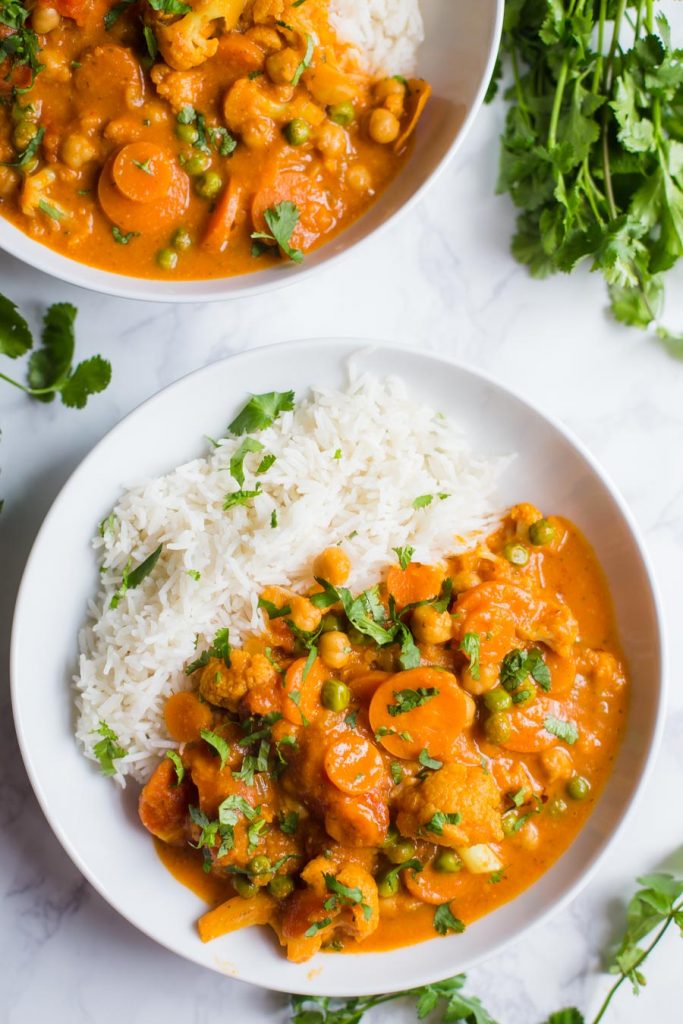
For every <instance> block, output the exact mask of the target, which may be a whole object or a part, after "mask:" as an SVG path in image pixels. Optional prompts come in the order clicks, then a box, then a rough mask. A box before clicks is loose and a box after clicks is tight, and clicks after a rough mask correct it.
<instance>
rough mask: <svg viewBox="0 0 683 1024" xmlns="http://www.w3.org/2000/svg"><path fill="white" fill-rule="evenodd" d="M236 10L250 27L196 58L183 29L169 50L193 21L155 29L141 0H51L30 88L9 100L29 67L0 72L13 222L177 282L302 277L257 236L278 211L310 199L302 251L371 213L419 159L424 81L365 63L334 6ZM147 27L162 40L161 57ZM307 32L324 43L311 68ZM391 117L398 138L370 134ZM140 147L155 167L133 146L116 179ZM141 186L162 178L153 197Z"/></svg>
mask: <svg viewBox="0 0 683 1024" xmlns="http://www.w3.org/2000/svg"><path fill="white" fill-rule="evenodd" d="M193 5H194V7H196V8H197V9H201V6H202V5H201V3H199V0H193ZM224 5H225V6H227V7H232V8H233V9H234V10H236V11H237V10H241V11H242V14H241V16H240V19H239V21H238V23H237V25H236V27H235V28H234V29H233V30H232V31H230V32H223V33H221V30H220V25H221V22H220V21H218V20H215V21H212V22H210V23H209V26H208V27H207V30H206V32H207V34H208V33H209V28H210V30H211V33H212V34H211V38H210V40H209V41H210V42H213V41H216V43H217V49H216V52H215V53H214V54H213V55H211V56H204V57H203V58H202V59H201V61H200V62H199V63H197V64H193V65H192V66H190V67H187V66H184V65H186V64H188V61H189V60H190V58H187V56H186V55H185V54H184V53H183V52H179V50H178V43H177V40H176V39H174V38H171V40H170V41H169V42H167V43H165V42H164V39H165V36H164V33H169V32H170V31H171V30H173V29H174V28H175V27H176V26H177V25H178V24H179V22H178V20H177V19H175V20H172V21H171V22H170V25H168V24H166V22H165V21H163V20H162V21H161V22H159V23H157V20H155V19H157V17H158V16H157V15H156V14H155V13H154V11H153V10H152V8H151V7H150V8H147V6H146V5H145V4H144V3H143V2H142V0H140V2H138V3H133V4H130V5H128V6H127V7H123V5H118V9H120V11H119V14H118V17H117V18H116V20H115V21H108V19H112V18H113V15H112V10H114V11H116V10H117V7H116V5H113V4H112V3H111V0H89V2H85V0H55V7H54V8H52V7H50V8H45V10H49V11H50V12H53V13H54V14H55V16H56V18H57V22H56V23H55V25H54V27H52V28H50V31H49V32H45V33H43V34H39V36H38V40H39V43H40V46H41V51H40V59H41V62H42V63H43V64H44V68H43V70H41V71H40V72H39V73H38V74H37V75H36V76H35V79H34V83H33V86H32V87H31V88H30V89H29V91H28V92H27V93H16V94H13V92H12V87H11V82H12V81H13V80H14V81H15V83H16V84H18V82H22V83H23V82H24V81H25V78H26V76H25V75H24V76H23V77H21V78H19V79H17V75H18V73H19V72H22V71H26V69H25V68H19V69H17V71H15V73H14V79H13V78H12V76H11V74H10V77H9V80H7V79H6V80H5V81H4V82H3V81H2V77H1V75H0V98H1V99H2V100H3V105H2V106H0V161H5V162H6V163H7V164H8V165H9V166H4V167H3V166H0V214H1V215H2V216H4V217H5V218H6V219H8V220H10V221H11V222H12V223H13V224H15V225H16V226H17V227H18V228H19V229H20V230H22V231H24V232H26V233H27V234H29V235H30V236H31V237H32V238H34V239H36V240H37V241H39V242H41V243H42V244H44V245H47V246H48V247H50V248H51V249H54V250H55V251H57V252H60V253H63V254H65V255H67V256H69V257H71V258H73V259H75V260H78V261H80V262H83V263H87V264H89V265H92V266H96V267H100V268H102V269H105V270H110V271H113V272H115V273H120V274H127V275H132V276H135V277H148V278H158V277H164V278H170V279H175V280H189V279H203V278H218V277H225V276H231V275H237V274H245V273H250V272H253V271H255V270H259V269H263V268H264V267H267V266H274V265H276V264H278V263H280V262H282V263H283V272H286V271H287V270H288V269H289V270H291V269H292V264H291V262H290V259H289V258H288V256H287V252H286V251H285V249H283V248H282V247H280V248H278V246H277V245H275V244H272V243H271V242H270V241H266V242H263V241H261V243H259V242H258V240H257V241H256V246H255V245H254V240H253V239H252V234H253V233H255V232H261V233H265V234H269V233H270V230H269V227H268V226H267V225H266V223H265V221H264V211H266V210H273V209H274V208H276V207H278V206H279V204H281V203H283V202H290V203H293V204H294V206H295V207H296V215H297V217H298V223H297V224H296V226H295V227H294V228H293V231H292V232H291V235H290V241H289V244H290V245H291V248H293V249H295V250H298V251H300V252H302V253H306V252H308V251H310V250H313V249H315V248H317V247H318V246H319V245H321V244H323V243H324V242H326V241H329V240H330V239H331V238H333V237H335V236H336V235H337V234H338V233H339V232H340V231H342V230H343V229H344V228H346V227H348V226H349V225H350V224H351V223H352V222H353V221H354V220H356V219H357V218H358V217H360V216H361V215H362V214H363V213H364V212H365V211H366V210H367V209H368V207H369V206H370V205H371V204H372V203H373V202H374V201H375V199H376V198H377V196H378V195H379V194H380V193H381V192H382V191H383V190H384V189H385V188H386V186H387V184H388V183H389V182H390V181H391V179H392V178H393V177H394V176H395V175H396V174H397V173H398V172H399V171H400V169H401V167H402V166H403V164H404V162H405V160H406V159H407V156H408V154H409V151H410V134H411V131H412V128H413V127H414V123H413V122H414V120H416V117H417V116H418V115H419V110H418V107H419V108H420V110H421V107H422V105H423V104H424V102H425V101H426V93H425V92H424V88H423V87H425V83H419V82H414V83H413V86H414V87H413V88H412V89H411V88H410V87H408V85H407V84H405V85H404V84H403V81H402V80H401V81H399V80H398V79H392V78H388V79H387V78H385V79H379V80H377V79H373V78H372V76H370V75H367V74H365V73H364V72H362V71H361V70H360V68H359V67H358V66H357V65H356V63H355V61H354V58H353V56H352V54H350V52H349V51H348V47H346V46H345V45H344V44H341V43H339V42H338V41H337V39H336V37H335V35H334V33H333V32H332V30H331V29H330V27H329V24H328V21H327V5H326V0H307V3H306V4H305V5H303V6H300V7H293V6H292V4H291V3H290V0H257V2H256V3H254V2H253V0H225V4H224ZM121 8H122V9H121ZM60 10H61V11H62V12H63V13H62V15H60V14H59V11H60ZM36 11H43V8H41V7H37V8H36ZM67 14H69V15H71V16H66V15H67ZM29 23H30V22H29ZM37 24H38V25H40V24H41V21H40V16H38V20H37ZM225 24H228V22H227V21H226V22H225ZM107 25H109V27H107ZM1 30H2V26H0V31H1ZM143 30H144V31H147V32H156V33H157V35H158V36H159V39H158V45H159V46H160V48H161V49H160V52H159V53H158V54H157V56H156V58H155V60H152V59H151V58H150V57H149V54H147V53H146V49H145V36H144V35H143ZM177 34H178V35H179V33H177ZM309 38H310V39H313V38H315V39H317V40H318V42H317V45H316V46H315V48H314V51H313V53H312V56H310V61H309V64H308V65H307V66H306V67H305V68H303V73H301V70H302V65H303V64H305V63H306V58H307V55H308V54H307V49H306V47H307V40H308V39H309ZM204 42H206V40H204ZM287 55H290V57H289V61H290V65H291V67H290V66H289V65H288V64H287V59H286V57H287ZM197 59H198V58H196V57H192V58H191V60H197ZM166 61H171V62H173V61H175V63H170V64H169V63H167V62H166ZM278 61H279V63H278ZM6 63H7V62H6ZM288 68H289V69H288ZM292 68H294V76H293V78H294V79H296V80H297V84H296V85H292V80H293V78H292V75H291V69H292ZM1 70H2V69H1V68H0V71H1ZM5 70H7V69H5ZM300 73H301V77H299V78H297V76H298V75H299V74H300ZM29 80H30V79H29ZM389 108H391V109H389ZM392 111H394V112H395V113H394V112H392ZM378 113H379V114H380V115H381V117H380V119H379V120H380V122H381V121H382V118H383V117H384V118H385V119H386V121H387V122H388V124H389V128H390V129H391V130H390V131H389V132H388V134H387V141H386V142H378V141H376V140H375V138H373V132H374V133H375V135H378V134H379V135H380V136H381V132H382V130H384V131H385V132H386V127H387V125H386V123H384V122H383V123H382V124H379V122H378V124H379V127H377V125H374V126H373V123H372V118H373V117H376V116H377V115H378ZM349 118H350V119H351V120H349ZM188 119H189V120H188ZM392 119H393V120H392ZM292 125H295V126H296V127H297V131H298V132H299V135H296V136H295V135H294V134H293V133H292V128H291V126H292ZM302 125H303V127H302ZM38 132H40V133H41V138H39V144H38V145H37V148H36V149H35V153H34V154H33V156H31V149H30V147H31V145H32V142H31V140H32V139H35V137H36V133H38ZM393 132H395V133H396V134H394V135H392V133H393ZM195 133H197V134H198V138H196V139H195V140H194V141H192V139H193V136H194V134H195ZM303 135H305V136H306V138H303ZM291 140H293V141H291ZM140 143H144V144H146V145H147V146H148V147H149V150H148V151H149V152H150V153H156V154H157V157H158V159H157V163H156V164H155V163H154V161H152V163H149V161H146V160H136V159H134V151H133V150H131V160H130V161H129V165H130V166H129V168H128V172H127V173H126V174H124V173H120V174H119V175H118V177H117V175H113V176H112V161H113V160H114V159H115V158H116V156H117V155H120V154H122V153H123V154H125V152H126V150H127V149H128V147H131V146H135V145H137V144H140ZM230 147H232V149H231V151H230V152H227V150H228V149H230ZM27 154H28V155H29V156H31V158H30V159H27ZM17 161H18V162H20V163H21V162H22V161H23V166H20V167H16V166H14V167H13V166H11V165H12V164H13V163H14V164H16V163H17ZM171 171H172V172H173V174H174V176H175V179H174V180H175V182H176V186H177V187H176V189H175V192H173V190H172V189H171V188H170V186H169V180H170V179H169V177H168V175H169V174H170V173H171ZM145 174H147V176H148V178H149V179H151V180H149V181H146V180H145ZM140 185H142V186H155V188H153V189H152V192H151V193H150V194H149V195H147V196H141V195H140V192H139V186H140ZM131 189H132V190H133V191H131ZM178 232H180V235H179V234H178ZM278 241H280V239H279V238H278ZM297 258H298V257H297Z"/></svg>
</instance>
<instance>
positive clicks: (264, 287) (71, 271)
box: [0, 0, 505, 304]
mask: <svg viewBox="0 0 683 1024" xmlns="http://www.w3.org/2000/svg"><path fill="white" fill-rule="evenodd" d="M492 2H493V3H494V4H495V10H494V16H493V22H492V25H491V35H490V39H489V52H488V54H487V58H486V64H485V66H484V73H483V75H482V78H481V81H480V83H479V86H478V88H477V91H476V93H475V95H474V98H473V100H472V103H471V105H470V108H469V110H468V112H467V115H466V117H465V119H464V121H463V123H462V125H461V126H460V128H459V129H458V131H457V134H456V135H455V138H454V139H453V141H452V142H451V144H450V146H449V147H448V150H447V151H446V153H445V154H444V155H443V157H442V158H441V160H440V161H439V163H438V164H437V166H436V167H434V169H433V170H432V171H431V172H430V173H429V174H428V175H427V177H426V178H425V180H424V181H423V182H422V184H421V185H420V186H419V188H417V189H416V190H415V192H414V193H413V194H412V195H411V196H410V198H409V199H408V200H406V202H405V203H403V205H402V206H400V207H399V208H398V209H396V210H394V211H393V212H392V213H390V214H389V216H388V217H387V218H386V219H385V220H383V221H382V223H381V224H378V225H377V227H376V228H374V229H373V230H372V231H370V232H369V233H368V234H366V235H364V236H363V237H362V238H359V239H358V240H357V241H356V242H353V243H352V244H350V245H348V246H344V247H343V248H341V249H340V250H339V251H338V252H334V253H330V255H329V256H326V257H324V258H322V259H321V260H320V261H319V262H316V263H314V264H309V265H307V266H304V267H302V268H301V269H298V272H297V273H292V274H289V273H287V272H286V271H287V269H289V268H281V269H282V271H283V272H282V274H281V279H280V280H278V279H275V280H268V281H263V282H262V283H258V282H259V280H260V278H261V277H262V276H263V275H264V274H265V273H266V272H264V271H255V272H254V273H253V274H242V275H235V276H232V277H224V278H199V279H197V280H191V281H168V282H164V281H162V280H159V279H156V278H139V277H132V276H131V275H129V274H116V273H114V272H113V271H111V270H104V269H102V268H100V267H90V266H89V264H85V263H79V261H78V260H74V259H71V258H70V257H69V256H65V255H64V254H63V253H58V252H56V250H54V249H50V248H48V246H45V245H42V244H41V243H40V242H37V241H36V240H35V239H32V238H30V236H29V235H27V234H26V233H25V232H23V231H21V229H19V228H17V227H16V226H15V225H14V224H12V223H11V222H10V221H7V220H5V218H2V217H0V252H6V253H7V254H8V255H10V256H12V257H13V258H14V259H16V260H18V261H19V262H21V263H24V264H26V265H27V266H30V267H33V268H34V269H35V270H40V271H42V273H44V274H47V275H48V276H50V277H52V278H54V279H55V280H58V281H64V282H65V283H66V284H71V285H74V286H75V287H77V288H83V289H84V290H85V291H88V292H93V293H95V294H97V295H111V296H115V297H117V298H122V299H132V300H137V301H139V302H169V303H173V304H184V303H192V302H228V301H232V300H233V299H243V298H247V297H248V296H252V295H253V296H256V295H262V294H263V293H264V292H271V291H279V290H280V289H283V288H288V287H291V286H292V285H295V284H297V283H298V282H300V281H304V280H309V279H310V280H312V279H313V278H314V277H315V276H317V275H318V274H319V273H320V272H321V271H323V270H326V269H331V268H332V267H335V266H337V265H338V264H339V263H340V262H341V261H342V260H344V259H346V258H347V257H348V256H349V255H350V254H351V253H352V252H356V251H357V250H359V249H360V247H361V246H365V245H366V244H367V243H368V242H369V241H370V239H374V238H377V237H380V236H381V235H383V234H384V233H385V231H386V230H387V229H388V228H389V227H390V226H392V225H394V224H396V223H397V222H398V220H399V218H402V217H403V216H404V215H405V214H407V213H408V212H409V211H410V210H412V209H413V207H414V206H415V205H416V204H417V203H418V202H419V201H420V200H421V199H422V197H423V196H424V194H425V192H426V191H427V189H428V188H431V187H432V185H433V184H434V183H435V182H436V180H437V179H438V178H439V177H440V175H441V174H442V173H443V171H444V169H445V168H446V166H447V165H449V164H450V162H451V160H452V159H453V157H454V156H455V154H456V153H457V152H458V150H459V149H460V147H461V145H462V144H463V143H464V141H465V139H466V138H467V136H468V135H469V133H470V130H471V128H472V125H473V123H474V121H475V119H476V117H477V115H478V114H479V111H480V110H481V108H482V105H483V102H484V97H485V96H486V92H487V90H488V87H489V83H490V81H491V77H492V75H493V70H494V67H495V63H496V59H497V57H498V50H499V47H500V40H501V37H502V32H503V16H504V10H505V0H492ZM361 219H362V217H361ZM5 235H7V236H8V237H5ZM15 240H16V241H15ZM23 240H27V241H28V244H29V246H30V250H29V253H28V254H24V253H20V252H19V250H20V249H21V248H22V241H23ZM324 249H325V247H324V246H323V247H322V248H321V252H323V251H324ZM53 259H56V260H57V266H56V267H51V266H49V264H50V263H51V261H52V260H53ZM81 267H86V268H88V270H90V271H94V272H95V273H96V274H97V275H98V280H97V281H89V282H84V281H83V280H82V272H81V270H80V268H81ZM292 269H294V270H297V268H292ZM242 280H247V281H252V280H253V281H254V284H244V285H242V284H240V285H238V286H237V287H234V288H229V290H224V291H221V290H220V288H219V282H232V281H242ZM130 282H143V283H145V284H146V285H147V287H145V288H144V291H141V292H140V293H138V292H137V291H136V290H135V289H134V288H133V287H132V286H131V284H130Z"/></svg>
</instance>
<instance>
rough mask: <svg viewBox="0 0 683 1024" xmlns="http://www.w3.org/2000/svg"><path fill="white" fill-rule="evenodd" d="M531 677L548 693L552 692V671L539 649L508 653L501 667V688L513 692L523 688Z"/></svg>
mask: <svg viewBox="0 0 683 1024" xmlns="http://www.w3.org/2000/svg"><path fill="white" fill-rule="evenodd" d="M529 675H531V678H532V679H533V680H534V681H535V682H537V683H538V685H539V686H540V687H541V689H542V690H545V691H546V693H547V692H548V691H549V690H550V688H551V679H550V669H549V668H548V666H547V665H546V663H545V661H544V660H543V655H542V654H541V652H540V651H539V650H538V648H537V647H532V648H531V649H530V650H528V651H525V650H523V649H521V648H515V649H514V650H512V651H508V653H507V654H506V655H505V657H504V658H503V660H502V662H501V666H500V682H501V686H504V687H505V689H506V690H508V691H510V692H512V691H513V690H516V689H517V687H518V686H521V684H522V683H523V682H524V680H525V679H526V678H527V677H528V676H529Z"/></svg>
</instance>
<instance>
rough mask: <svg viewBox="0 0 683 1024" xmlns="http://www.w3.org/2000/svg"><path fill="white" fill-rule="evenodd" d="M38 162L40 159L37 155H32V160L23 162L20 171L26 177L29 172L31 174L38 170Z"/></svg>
mask: <svg viewBox="0 0 683 1024" xmlns="http://www.w3.org/2000/svg"><path fill="white" fill-rule="evenodd" d="M39 163H40V161H39V159H38V157H37V156H34V157H33V159H32V160H29V161H28V163H26V164H24V166H23V167H22V168H21V173H22V174H23V175H24V177H25V178H28V176H29V174H33V172H34V171H37V170H38V164H39Z"/></svg>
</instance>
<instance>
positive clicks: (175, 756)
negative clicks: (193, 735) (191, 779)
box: [166, 750, 185, 786]
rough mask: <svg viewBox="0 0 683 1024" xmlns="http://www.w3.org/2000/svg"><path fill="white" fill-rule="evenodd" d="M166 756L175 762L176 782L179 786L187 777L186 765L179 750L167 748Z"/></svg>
mask: <svg viewBox="0 0 683 1024" xmlns="http://www.w3.org/2000/svg"><path fill="white" fill-rule="evenodd" d="M166 757H167V758H168V759H169V761H172V762H173V767H174V768H175V775H176V783H175V784H176V786H179V785H180V783H181V782H182V781H183V779H184V778H185V765H184V764H183V762H182V759H181V757H180V754H179V753H178V751H177V750H167V751H166Z"/></svg>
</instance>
